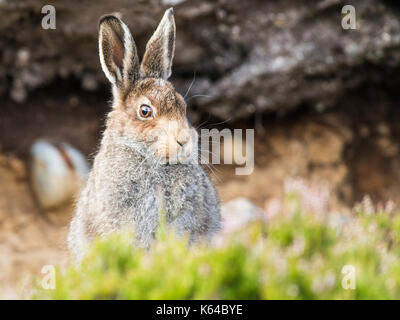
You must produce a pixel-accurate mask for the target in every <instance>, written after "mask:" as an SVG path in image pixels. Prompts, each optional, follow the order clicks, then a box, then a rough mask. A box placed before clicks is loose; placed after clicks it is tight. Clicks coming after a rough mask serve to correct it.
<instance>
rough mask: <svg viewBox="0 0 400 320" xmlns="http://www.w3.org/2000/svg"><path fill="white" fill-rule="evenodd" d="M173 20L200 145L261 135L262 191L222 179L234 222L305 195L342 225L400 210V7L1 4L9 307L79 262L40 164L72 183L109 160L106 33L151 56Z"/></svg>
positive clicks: (67, 209) (234, 0) (177, 69)
mask: <svg viewBox="0 0 400 320" xmlns="http://www.w3.org/2000/svg"><path fill="white" fill-rule="evenodd" d="M46 4H51V5H53V6H54V8H55V9H56V29H48V30H45V29H43V28H42V18H43V17H44V16H45V14H42V13H41V9H42V7H43V6H44V5H46ZM347 4H351V5H353V6H354V7H355V9H356V29H355V30H352V29H349V30H344V29H343V28H342V23H341V22H342V18H343V17H344V15H343V14H342V7H343V6H344V5H347ZM171 6H173V7H174V12H175V20H176V27H177V38H176V41H177V42H176V51H175V59H174V65H173V75H172V77H171V81H172V82H173V84H174V85H175V87H176V88H177V90H178V91H179V92H180V93H182V94H183V95H184V94H186V101H187V104H188V116H189V119H190V121H191V122H192V123H193V125H194V126H196V127H198V128H199V129H200V128H232V129H233V128H243V129H244V128H255V170H254V172H253V174H252V175H249V176H237V175H235V174H234V168H235V166H226V165H217V166H215V167H213V168H212V169H213V170H212V172H210V174H211V175H212V177H213V179H214V181H215V183H216V184H217V187H218V191H219V193H220V196H221V200H222V202H223V203H226V202H228V201H231V200H235V199H236V200H237V199H238V198H241V201H236V202H234V203H233V204H232V203H231V204H230V205H231V207H230V208H231V210H238V211H240V210H245V209H244V208H247V207H249V206H250V205H251V206H255V207H258V208H261V210H270V209H271V207H272V208H273V206H274V204H276V203H277V202H279V201H280V199H281V197H282V196H283V194H284V192H285V188H289V189H290V188H293V186H295V188H303V189H304V188H308V189H307V190H309V192H315V194H316V196H315V198H316V200H315V201H316V202H318V201H320V202H322V206H324V207H326V208H328V210H332V211H335V210H336V211H340V210H351V208H353V206H354V205H355V204H356V203H357V202H359V201H361V200H362V199H363V198H364V197H365V196H366V195H368V196H369V197H370V199H372V201H373V202H375V203H382V204H383V203H386V202H387V201H392V203H393V205H396V204H397V202H398V198H399V195H400V163H399V161H398V159H399V146H400V144H399V143H400V124H399V121H398V119H400V109H399V102H398V100H399V97H400V95H399V89H398V87H399V83H400V81H399V80H400V6H399V4H398V3H397V2H395V1H379V0H362V1H361V0H359V1H356V0H354V1H350V0H348V1H341V0H321V1H305V0H304V1H302V0H279V1H278V0H276V1H261V0H259V1H257V0H250V1H239V0H229V1H228V0H218V1H214V0H209V1H207V0H154V1H153V0H150V1H144V0H143V1H141V0H131V1H128V0H114V1H90V0H79V1H75V0H71V1H61V0H58V1H51V3H49V1H38V0H18V1H15V0H9V1H8V0H2V1H0V99H1V100H0V101H1V103H0V182H1V183H0V287H2V292H1V294H2V295H4V296H11V297H12V296H13V294H14V291H15V286H16V283H20V282H21V281H23V280H21V279H23V277H22V276H23V274H24V273H25V272H32V271H33V272H38V270H39V271H40V268H41V267H42V266H43V265H44V264H52V263H54V264H62V263H64V262H65V261H66V259H67V254H66V245H65V238H66V232H67V230H68V224H69V221H70V218H71V214H72V212H73V206H72V204H73V200H69V199H70V197H68V195H69V193H68V192H71V193H72V191H73V190H72V191H71V190H69V191H68V192H67V193H68V194H67V197H65V199H64V198H63V196H60V199H62V200H65V201H63V202H64V204H63V205H61V206H56V205H55V206H52V207H51V208H50V209H48V206H47V204H46V200H44V201H43V199H41V194H40V192H44V191H43V190H39V191H38V187H37V184H38V182H37V181H36V180H37V179H39V180H40V179H42V180H43V179H47V178H48V177H47V176H45V177H43V175H45V173H43V172H42V173H40V172H39V173H36V175H35V174H34V173H32V172H33V171H34V170H39V171H40V170H42V169H43V168H42V169H40V168H41V163H42V164H43V161H44V163H45V164H47V165H52V163H53V161H54V162H55V163H59V164H58V165H59V166H60V168H61V169H60V170H61V171H62V170H64V169H65V168H64V169H63V166H64V167H66V168H68V167H69V168H70V169H71V168H73V169H74V170H75V171H76V170H77V169H76V168H77V163H79V162H80V161H81V158H79V157H80V155H79V153H81V155H82V156H83V158H85V159H88V165H89V166H90V163H91V161H92V159H93V155H94V154H95V152H96V150H97V147H98V144H99V139H100V137H101V132H102V130H103V129H104V119H105V116H106V114H107V112H108V111H109V109H110V103H109V100H110V98H111V94H110V87H109V84H108V82H107V80H106V78H105V76H104V74H103V73H102V71H101V68H100V63H99V58H98V51H97V23H98V19H99V17H100V16H101V15H103V14H106V13H118V14H120V16H121V17H122V19H123V20H124V21H125V22H126V23H127V24H128V26H129V27H130V29H131V32H132V34H133V37H134V39H135V41H136V45H137V47H138V52H139V55H140V56H141V55H142V54H143V51H144V48H145V44H146V41H147V40H148V39H149V37H150V36H151V34H152V32H153V31H154V30H155V28H156V26H157V24H158V22H159V20H160V19H161V17H162V15H163V13H164V11H165V9H167V8H168V7H171ZM189 89H190V90H189ZM43 141H47V142H46V143H48V145H47V146H46V145H44V146H43V143H44V142H43ZM35 143H36V148H33V149H32V146H33V145H35ZM38 143H39V144H38ZM38 146H39V147H38ZM71 150H73V151H71ZM77 154H78V155H77ZM38 158H39V159H42V158H43V159H46V160H43V159H42V161H39V162H35V160H37V159H38ZM48 159H50V160H48ZM53 159H55V160H53ZM46 161H49V162H46ZM57 161H58V162H57ZM49 163H50V164H49ZM80 163H81V162H80ZM56 166H57V165H56ZM82 167H83V169H82V170H83V173H82V176H84V175H85V165H84V164H83V165H82ZM67 171H68V170H67ZM78 176H79V177H80V175H79V174H78ZM82 179H84V178H82ZM42 180H40V181H42ZM62 180H63V181H64V182H65V181H67V182H68V183H70V182H69V181H70V180H68V179H64V178H63V179H62ZM35 181H36V182H35ZM35 183H36V184H35ZM71 183H75V182H71ZM39 184H43V181H42V182H40V183H39ZM35 185H36V187H35ZM57 185H59V184H57ZM78 185H79V183H78V184H77V186H78ZM74 188H75V187H73V188H72V189H74ZM76 188H78V187H76ZM39 189H40V188H39ZM49 189H50V190H51V191H54V188H53V187H52V186H50V187H49ZM312 190H314V191H312ZM318 190H319V191H318ZM320 190H323V192H320ZM307 192H308V191H307ZM327 194H328V195H327ZM42 198H43V197H42ZM321 198H322V199H321ZM55 202H57V201H55ZM232 206H233V207H235V206H239V208H236V209H235V208H233V209H232ZM49 207H50V206H49Z"/></svg>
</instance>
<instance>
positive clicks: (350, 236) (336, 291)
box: [34, 199, 400, 299]
mask: <svg viewBox="0 0 400 320" xmlns="http://www.w3.org/2000/svg"><path fill="white" fill-rule="evenodd" d="M293 201H294V200H293V199H292V200H291V202H293ZM291 208H292V209H291ZM293 208H294V209H293ZM159 238H160V239H159V240H158V241H157V242H155V244H154V245H153V247H152V248H150V249H149V250H143V249H139V248H133V247H132V245H131V243H132V235H128V234H119V235H112V236H110V237H109V238H108V239H105V240H97V241H96V242H95V243H94V245H93V247H92V249H91V251H90V253H89V254H88V255H87V257H86V258H85V259H84V261H83V262H82V264H81V266H80V267H74V266H70V267H68V268H67V269H66V270H65V271H64V272H61V271H58V273H57V278H56V279H57V280H56V289H55V290H44V289H41V288H40V286H37V289H36V292H35V294H34V298H40V299H42V298H45V299H47V298H48V299H397V298H399V297H400V265H399V263H398V262H399V256H400V249H399V242H400V215H396V214H392V213H388V212H384V211H381V212H377V213H373V214H371V213H369V214H366V213H364V212H363V211H360V210H359V211H357V212H355V213H352V214H349V215H348V216H346V217H344V216H341V215H339V214H328V213H318V214H316V213H308V212H305V211H304V210H301V209H300V208H299V206H298V203H296V204H295V205H293V203H289V204H286V205H285V206H284V208H283V209H282V212H281V213H280V214H278V215H277V216H275V217H274V218H272V219H270V220H269V221H268V222H266V223H265V222H254V223H252V224H250V225H248V226H246V227H243V228H242V229H241V230H239V231H237V232H235V233H232V234H230V235H227V236H224V237H223V238H221V239H220V240H221V241H219V242H218V246H208V247H207V246H193V247H190V248H188V245H187V242H186V241H185V239H177V238H175V237H174V236H173V234H172V233H169V232H165V233H162V234H161V235H160V237H159ZM345 265H351V266H353V267H355V270H356V278H355V281H356V282H355V284H356V288H355V289H354V290H352V289H348V290H345V289H344V288H343V287H342V279H343V277H344V274H342V269H343V267H344V266H345Z"/></svg>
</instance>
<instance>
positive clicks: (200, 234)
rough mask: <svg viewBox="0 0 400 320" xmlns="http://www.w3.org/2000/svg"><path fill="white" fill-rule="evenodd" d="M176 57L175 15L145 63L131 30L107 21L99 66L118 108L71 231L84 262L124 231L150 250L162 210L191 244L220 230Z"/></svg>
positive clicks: (164, 20) (158, 34)
mask: <svg viewBox="0 0 400 320" xmlns="http://www.w3.org/2000/svg"><path fill="white" fill-rule="evenodd" d="M174 50H175V21H174V14H173V9H172V8H171V9H168V10H167V11H166V12H165V14H164V16H163V18H162V20H161V22H160V24H159V26H158V27H157V29H156V31H155V32H154V34H153V36H152V37H151V38H150V40H149V42H148V43H147V45H146V50H145V53H144V57H143V59H142V63H141V64H139V58H138V54H137V51H136V46H135V43H134V40H133V38H132V36H131V33H130V31H129V29H128V27H127V26H126V25H125V24H124V23H123V22H122V21H121V20H120V19H119V18H117V17H116V16H113V15H107V16H104V17H102V18H101V19H100V22H99V55H100V62H101V67H102V69H103V71H104V73H105V75H106V77H107V78H108V80H109V81H110V82H111V84H112V93H113V104H112V111H111V112H110V113H109V114H108V116H107V121H106V129H105V131H104V133H103V137H102V141H101V145H100V148H99V151H98V153H97V155H96V157H95V159H94V164H93V168H92V170H91V172H90V174H89V178H88V181H87V184H86V186H85V188H84V189H83V190H82V192H81V195H80V197H79V199H78V202H77V208H76V212H75V216H74V217H73V219H72V222H71V226H70V232H69V236H68V245H69V248H70V250H71V251H72V252H73V254H74V255H75V256H76V257H77V258H78V259H80V258H81V257H82V255H83V253H84V249H85V247H86V245H87V244H89V243H90V242H91V240H92V239H93V238H94V237H96V236H104V235H107V234H109V233H111V232H114V231H118V230H121V229H129V230H132V231H133V232H134V234H135V243H136V244H137V245H138V246H142V247H148V246H149V245H150V244H151V242H152V240H153V238H154V235H155V232H156V230H157V227H158V225H159V211H160V206H159V204H160V203H162V204H163V208H164V209H165V210H164V212H165V219H166V223H167V225H169V226H171V227H172V229H174V230H175V232H176V233H177V234H178V235H185V234H186V235H188V237H189V239H190V242H191V243H192V242H195V241H198V240H201V239H205V240H206V241H207V240H209V239H210V238H211V236H212V235H213V234H214V233H215V232H216V231H217V230H219V228H220V210H219V200H218V196H217V193H216V190H215V188H214V186H213V184H212V182H211V181H210V179H209V177H208V175H207V174H206V173H205V172H204V170H203V168H202V166H201V165H200V164H199V163H198V161H197V148H198V143H197V140H198V135H197V133H196V130H195V129H194V128H193V127H191V125H190V124H189V122H188V120H187V118H186V104H185V101H184V99H183V97H182V96H181V95H180V94H179V93H177V92H176V91H175V89H174V87H173V85H172V84H171V83H170V82H168V81H167V79H168V78H169V76H170V75H171V65H172V59H173V56H174ZM174 160H175V161H174Z"/></svg>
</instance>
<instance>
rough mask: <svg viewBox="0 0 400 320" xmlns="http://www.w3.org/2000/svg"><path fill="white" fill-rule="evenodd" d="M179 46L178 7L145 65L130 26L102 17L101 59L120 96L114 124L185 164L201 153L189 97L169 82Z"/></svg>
mask: <svg viewBox="0 0 400 320" xmlns="http://www.w3.org/2000/svg"><path fill="white" fill-rule="evenodd" d="M174 50H175V21H174V16H173V10H172V9H168V10H167V11H166V12H165V14H164V17H163V18H162V20H161V22H160V24H159V25H158V27H157V29H156V31H155V32H154V34H153V36H152V37H151V38H150V40H149V42H148V43H147V46H146V51H145V54H144V57H143V60H142V62H141V64H140V63H139V58H138V56H137V51H136V46H135V43H134V41H133V38H132V35H131V33H130V31H129V29H128V27H127V26H126V25H125V24H124V23H123V22H122V21H121V20H120V19H119V18H117V17H115V16H112V15H109V16H105V17H103V18H102V19H101V20H100V29H99V51H100V62H101V66H102V68H103V71H104V73H105V75H106V77H107V78H108V79H109V81H110V82H111V83H112V86H113V96H114V103H113V108H114V111H113V112H111V113H110V116H109V122H108V127H109V128H110V126H112V127H113V130H114V131H117V132H119V134H121V135H123V136H124V137H125V138H128V139H129V140H131V141H133V142H143V143H145V145H146V146H147V147H148V148H149V149H152V151H153V152H154V156H156V157H158V158H162V159H168V160H169V162H171V159H172V160H173V161H179V162H181V161H182V160H185V159H187V158H189V157H192V156H193V152H194V151H197V148H196V146H197V144H196V143H197V133H196V131H195V130H194V129H193V128H191V127H190V126H189V124H188V121H187V119H186V105H185V101H184V100H183V98H182V96H181V95H180V94H179V93H177V92H176V91H175V89H174V87H173V86H172V84H171V83H169V82H168V81H167V79H168V78H169V76H170V75H171V66H172V59H173V56H174Z"/></svg>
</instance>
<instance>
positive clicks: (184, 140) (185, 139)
mask: <svg viewBox="0 0 400 320" xmlns="http://www.w3.org/2000/svg"><path fill="white" fill-rule="evenodd" d="M188 141H189V136H187V135H183V136H181V137H179V138H177V139H176V142H177V143H178V144H179V145H180V146H181V147H183V146H184V145H185V144H186V143H188Z"/></svg>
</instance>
